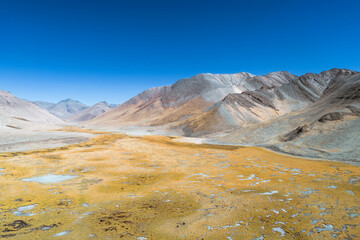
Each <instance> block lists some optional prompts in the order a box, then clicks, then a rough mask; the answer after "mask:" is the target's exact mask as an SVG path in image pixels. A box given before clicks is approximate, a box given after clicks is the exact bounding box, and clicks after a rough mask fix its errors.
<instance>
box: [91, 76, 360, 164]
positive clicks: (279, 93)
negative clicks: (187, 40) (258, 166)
mask: <svg viewBox="0 0 360 240" xmlns="http://www.w3.org/2000/svg"><path fill="white" fill-rule="evenodd" d="M359 76H360V73H359V72H355V71H350V70H346V69H331V70H329V71H324V72H321V73H320V74H315V73H308V74H305V75H303V76H295V75H293V74H291V73H288V72H284V71H283V72H274V73H269V74H267V75H264V76H255V75H252V74H250V73H238V74H199V75H196V76H194V77H192V78H189V79H182V80H179V81H177V82H176V83H175V84H173V85H171V86H164V87H156V88H151V89H149V90H146V91H144V92H142V93H140V94H139V95H137V96H135V97H133V98H132V99H130V100H129V101H127V102H126V103H124V104H121V105H119V106H118V107H116V108H114V109H112V110H110V111H108V112H106V113H104V114H102V115H100V116H98V117H96V118H94V119H93V120H91V121H89V122H88V123H89V124H96V125H106V126H129V125H132V126H154V127H156V126H159V127H166V128H168V129H172V130H177V131H178V132H179V134H181V135H186V136H211V137H212V138H213V139H215V140H216V141H221V142H226V143H240V144H250V145H261V146H267V147H271V148H274V149H278V150H281V151H285V152H292V153H296V154H299V155H306V156H310V155H311V156H322V157H328V156H330V155H331V156H340V157H343V158H345V157H346V158H349V157H350V155H349V154H345V152H346V151H347V152H352V153H354V154H355V155H356V154H359V153H360V150H358V151H354V147H355V146H356V147H359V143H360V141H356V142H353V144H351V143H348V142H347V141H344V139H347V137H348V136H353V132H352V131H351V130H350V129H349V128H347V127H344V126H350V125H351V126H352V127H353V129H358V127H357V126H360V125H359V124H358V125H356V123H359V122H358V121H359V118H358V116H359V114H358V112H359V110H358V109H359V106H358V105H359V98H358V97H357V94H358V93H359V91H360V90H359V89H360V87H359ZM339 124H340V125H339ZM330 126H331V127H330ZM341 126H342V127H343V128H344V129H347V130H344V129H343V130H339V129H338V128H341ZM341 129H342V128H341ZM332 130H334V131H332ZM329 134H330V135H331V134H333V137H335V136H337V137H338V138H337V139H342V140H341V141H340V142H339V141H333V142H332V143H331V142H328V141H325V139H331V138H330V135H329ZM328 135H329V136H328ZM338 135H339V136H338ZM220 136H221V137H220ZM323 137H324V139H322V138H323ZM307 139H309V140H307ZM310 139H312V140H310ZM321 139H322V140H321ZM353 140H354V139H353ZM357 140H359V139H357ZM307 141H309V143H307V145H304V143H305V142H307ZM296 142H299V143H296ZM316 142H317V143H318V146H316ZM326 142H327V143H326ZM334 142H336V143H338V144H339V145H338V146H339V147H338V148H339V149H337V150H334V149H332V150H331V149H330V146H333V145H332V144H333V143H334ZM300 143H301V144H300ZM326 144H328V145H326ZM295 145H296V147H295ZM300 145H301V147H300ZM325 145H326V146H325ZM345 145H346V146H345ZM322 148H324V149H322ZM289 149H292V150H291V151H290V150H289ZM295 149H297V150H295ZM310 149H313V150H310ZM315 149H316V150H315ZM346 149H347V150H346ZM331 151H333V152H336V153H335V154H331ZM354 154H353V155H354ZM355 155H354V156H352V157H351V158H352V159H353V158H354V157H355ZM356 156H358V157H360V155H356Z"/></svg>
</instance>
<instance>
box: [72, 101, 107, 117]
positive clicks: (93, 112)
mask: <svg viewBox="0 0 360 240" xmlns="http://www.w3.org/2000/svg"><path fill="white" fill-rule="evenodd" d="M110 109H112V108H111V106H110V105H109V104H108V103H107V102H105V101H103V102H99V103H97V104H95V105H93V106H91V107H89V108H86V109H84V110H82V111H81V112H79V113H77V114H75V115H74V116H73V117H72V118H70V119H69V120H68V121H69V122H83V121H89V120H91V119H93V118H95V117H97V116H99V115H101V114H103V113H104V112H107V111H109V110H110Z"/></svg>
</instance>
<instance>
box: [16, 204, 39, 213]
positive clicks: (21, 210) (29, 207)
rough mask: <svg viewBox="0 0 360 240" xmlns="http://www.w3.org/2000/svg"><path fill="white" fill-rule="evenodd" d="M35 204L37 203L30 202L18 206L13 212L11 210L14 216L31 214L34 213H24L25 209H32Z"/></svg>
mask: <svg viewBox="0 0 360 240" xmlns="http://www.w3.org/2000/svg"><path fill="white" fill-rule="evenodd" d="M36 206H37V204H32V205H27V206H22V207H18V208H17V209H16V211H15V212H13V214H14V215H16V216H33V215H35V213H24V212H25V211H29V210H32V209H34V208H35V207H36Z"/></svg>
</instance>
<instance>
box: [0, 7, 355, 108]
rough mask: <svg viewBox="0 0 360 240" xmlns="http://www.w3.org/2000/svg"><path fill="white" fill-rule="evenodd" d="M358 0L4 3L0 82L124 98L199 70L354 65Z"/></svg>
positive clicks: (18, 91) (24, 89) (50, 93)
mask: <svg viewBox="0 0 360 240" xmlns="http://www.w3.org/2000/svg"><path fill="white" fill-rule="evenodd" d="M359 9H360V1H358V0H357V1H347V0H342V1H332V0H327V1H322V0H311V1H308V0H299V1H295V0H262V1H260V0H258V1H256V0H248V1H241V0H238V1H229V0H218V1H211V0H204V1H201V0H151V1H150V0H142V1H141V0H113V1H112V0H106V1H105V0H97V1H94V0H82V1H81V0H59V1H57V0H43V1H39V0H31V1H29V0H23V1H20V0H1V1H0V89H4V90H7V91H11V92H12V93H13V94H15V95H16V96H18V97H22V98H26V99H29V100H46V101H51V102H57V101H59V100H62V99H65V98H69V97H70V98H73V99H77V100H80V101H81V102H84V103H86V104H94V103H96V102H98V101H102V100H106V101H108V102H110V103H122V102H124V101H125V100H127V99H129V98H130V97H132V96H134V95H136V94H137V93H139V92H141V91H143V90H145V89H147V88H149V87H154V86H162V85H167V84H172V83H174V82H175V81H177V80H178V79H181V78H186V77H191V76H193V75H195V74H198V73H203V72H211V73H237V72H243V71H245V72H251V73H253V74H266V73H268V72H272V71H279V70H286V71H289V72H292V73H294V74H297V75H301V74H304V73H307V72H316V73H318V72H320V71H323V70H328V69H331V68H334V67H338V68H350V69H352V70H357V71H360V17H359Z"/></svg>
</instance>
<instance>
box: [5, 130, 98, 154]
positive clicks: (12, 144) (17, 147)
mask: <svg viewBox="0 0 360 240" xmlns="http://www.w3.org/2000/svg"><path fill="white" fill-rule="evenodd" d="M93 136H94V135H92V134H89V133H80V132H62V131H40V130H23V129H21V130H18V129H0V152H16V151H28V150H34V149H44V148H53V147H62V146H66V145H69V144H75V143H80V142H84V141H87V140H89V139H90V138H91V137H93Z"/></svg>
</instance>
